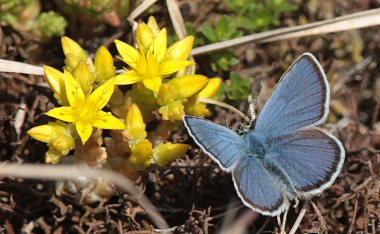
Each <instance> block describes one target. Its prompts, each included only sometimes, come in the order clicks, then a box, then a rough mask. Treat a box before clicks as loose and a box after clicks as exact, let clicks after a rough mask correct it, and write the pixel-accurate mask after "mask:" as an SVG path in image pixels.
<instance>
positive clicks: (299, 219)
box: [289, 201, 309, 234]
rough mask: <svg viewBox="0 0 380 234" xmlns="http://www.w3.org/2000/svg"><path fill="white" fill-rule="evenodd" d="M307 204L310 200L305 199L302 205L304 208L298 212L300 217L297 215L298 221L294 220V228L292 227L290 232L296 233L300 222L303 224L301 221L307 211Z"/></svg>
mask: <svg viewBox="0 0 380 234" xmlns="http://www.w3.org/2000/svg"><path fill="white" fill-rule="evenodd" d="M307 205H309V201H304V203H303V205H302V208H301V211H300V213H299V214H298V217H297V219H296V221H295V222H294V224H293V227H292V229H290V232H289V234H294V233H296V231H297V229H298V227H299V226H300V224H301V221H302V219H303V216H304V215H305V213H306V208H307Z"/></svg>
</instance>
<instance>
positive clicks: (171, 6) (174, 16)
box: [166, 0, 187, 39]
mask: <svg viewBox="0 0 380 234" xmlns="http://www.w3.org/2000/svg"><path fill="white" fill-rule="evenodd" d="M166 5H167V6H168V11H169V15H170V19H171V20H172V24H173V27H174V31H175V32H176V34H177V35H178V37H179V39H183V38H185V37H186V36H187V32H186V27H185V21H184V20H183V17H182V14H181V10H180V9H179V6H178V2H177V1H176V0H166Z"/></svg>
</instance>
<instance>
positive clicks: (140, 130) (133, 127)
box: [123, 104, 147, 145]
mask: <svg viewBox="0 0 380 234" xmlns="http://www.w3.org/2000/svg"><path fill="white" fill-rule="evenodd" d="M125 125H126V129H125V130H124V131H123V135H124V136H126V138H127V139H128V142H129V144H130V145H133V144H135V143H136V142H138V141H141V140H143V139H145V138H146V136H147V132H146V131H145V124H144V121H143V117H142V115H141V112H140V109H139V107H138V106H137V105H136V104H133V105H132V106H131V108H130V109H129V111H128V114H127V118H126V121H125Z"/></svg>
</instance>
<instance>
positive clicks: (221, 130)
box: [183, 116, 249, 171]
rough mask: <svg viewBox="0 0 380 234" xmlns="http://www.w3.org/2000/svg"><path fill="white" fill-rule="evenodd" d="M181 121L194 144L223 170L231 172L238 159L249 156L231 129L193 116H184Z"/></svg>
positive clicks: (245, 146)
mask: <svg viewBox="0 0 380 234" xmlns="http://www.w3.org/2000/svg"><path fill="white" fill-rule="evenodd" d="M183 120H184V123H185V126H186V128H187V130H188V132H189V134H190V135H191V136H192V138H193V139H194V141H195V143H197V144H198V145H199V147H201V148H202V150H203V151H204V152H205V153H207V154H208V155H209V156H210V157H211V158H212V159H213V160H214V161H216V162H217V163H218V164H219V166H220V167H221V168H222V169H223V170H225V171H231V170H232V167H233V165H234V164H235V163H236V161H237V160H238V159H239V158H241V157H242V156H244V155H247V154H249V149H248V147H247V145H246V142H245V141H244V140H243V138H242V137H241V136H240V135H238V134H237V133H235V132H234V131H232V130H231V129H228V128H226V127H223V126H220V125H218V124H215V123H213V122H211V121H208V120H205V119H202V118H198V117H193V116H184V117H183Z"/></svg>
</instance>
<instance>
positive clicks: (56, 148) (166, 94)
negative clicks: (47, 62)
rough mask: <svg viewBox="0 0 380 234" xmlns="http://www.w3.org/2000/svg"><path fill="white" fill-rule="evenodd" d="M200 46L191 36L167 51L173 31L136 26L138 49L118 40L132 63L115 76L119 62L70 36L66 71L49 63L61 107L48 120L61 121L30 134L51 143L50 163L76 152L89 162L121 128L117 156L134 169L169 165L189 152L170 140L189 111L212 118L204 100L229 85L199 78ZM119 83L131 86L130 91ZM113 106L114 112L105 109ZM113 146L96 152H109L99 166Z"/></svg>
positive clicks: (65, 48)
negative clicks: (196, 54) (150, 126)
mask: <svg viewBox="0 0 380 234" xmlns="http://www.w3.org/2000/svg"><path fill="white" fill-rule="evenodd" d="M193 41H194V38H193V37H186V38H184V39H182V40H180V41H178V42H176V43H174V44H173V45H171V46H170V47H168V46H167V35H166V29H165V28H163V29H160V28H159V27H158V25H157V22H156V21H155V19H154V18H153V17H150V18H149V20H148V22H147V23H140V24H138V26H137V29H136V44H137V48H134V47H132V46H130V45H128V44H127V43H125V42H122V41H120V40H115V44H116V48H117V50H118V51H119V54H120V56H121V57H120V59H121V60H122V61H124V62H125V63H126V64H127V65H128V68H126V69H125V72H123V73H121V74H119V75H116V73H115V67H114V64H113V57H112V55H111V54H110V52H109V51H108V50H107V49H106V48H105V47H103V46H102V47H100V48H99V49H98V51H97V53H96V55H95V58H94V61H93V60H92V59H91V58H90V56H89V55H88V54H87V53H86V52H85V51H84V50H83V48H81V46H80V45H79V44H77V43H76V42H75V41H73V40H71V39H70V38H68V37H63V38H62V47H63V52H64V54H65V57H66V59H65V66H64V68H63V72H61V71H59V70H57V69H55V68H52V67H49V66H44V70H45V76H46V79H47V81H48V83H49V85H50V87H51V89H52V90H53V92H54V97H55V98H56V99H57V100H58V101H59V102H60V104H61V105H62V106H61V107H56V108H54V109H52V110H50V111H48V112H47V113H46V115H48V116H51V117H54V118H56V119H58V120H57V121H56V122H49V123H48V124H47V125H42V126H37V127H34V128H32V129H30V130H29V131H28V134H29V135H31V136H32V137H33V138H35V139H37V140H40V141H43V142H45V143H47V144H48V145H49V151H48V152H47V154H46V162H50V163H57V162H59V160H60V158H61V157H62V156H65V155H68V153H69V151H70V150H73V149H75V154H74V155H78V154H79V153H78V152H81V153H80V154H83V155H79V158H81V159H83V158H85V151H86V149H89V148H90V147H93V146H94V145H96V146H97V147H101V145H102V143H103V138H102V136H101V133H102V131H101V130H102V129H111V130H122V131H121V134H120V131H119V135H118V134H112V133H111V134H110V135H111V138H112V142H114V143H115V142H119V143H120V142H121V147H120V149H122V150H121V151H119V152H118V154H120V155H127V158H126V163H125V167H126V168H128V170H134V171H140V170H145V169H146V168H147V167H149V166H150V165H151V164H157V165H160V166H164V165H167V164H168V163H170V162H172V161H175V160H176V159H177V158H179V157H181V156H182V155H184V154H185V153H186V151H187V150H188V147H189V146H188V145H185V144H174V143H171V142H166V143H165V141H166V140H167V139H168V138H169V136H170V132H171V131H173V130H174V128H175V127H178V124H177V122H178V123H180V122H179V121H181V120H182V116H183V115H184V114H190V115H197V116H202V117H204V116H207V115H209V114H210V112H209V110H208V109H207V108H206V105H205V104H204V103H200V102H198V97H207V98H212V97H213V96H214V95H215V94H216V92H217V91H218V90H219V89H220V87H221V83H222V80H221V79H220V78H212V79H208V78H207V77H205V76H202V75H196V74H194V70H195V63H194V62H193V61H191V60H189V57H190V52H191V49H192V46H193ZM115 85H132V87H131V88H130V89H129V90H128V91H127V92H126V93H124V92H122V91H121V89H119V88H118V87H117V86H115ZM107 104H108V107H109V108H110V109H111V111H112V112H113V114H111V113H110V112H106V111H103V108H104V107H106V105H107ZM158 114H161V119H162V120H161V122H160V123H159V124H158V126H157V128H156V130H152V131H150V132H149V133H148V132H147V131H146V124H147V123H148V122H149V121H151V120H154V119H157V118H156V117H157V115H158ZM62 121H64V122H66V123H64V122H62ZM165 121H166V122H167V123H165ZM168 123H170V124H168ZM95 130H96V131H95ZM168 132H169V135H168V134H167V133H168ZM117 137H119V138H122V139H115V138H117ZM91 142H92V144H91ZM95 142H96V143H95ZM107 142H110V141H106V145H105V147H106V149H104V148H102V149H101V150H98V151H93V152H102V153H101V158H102V160H99V159H98V161H96V162H99V161H104V160H103V159H104V154H105V152H107V153H108V154H112V153H110V152H112V150H110V149H109V148H107V147H109V145H107ZM86 143H87V144H86ZM78 144H79V145H78ZM86 145H87V146H86ZM79 146H80V148H78V147H79ZM109 156H110V155H109ZM99 157H100V156H99ZM95 158H96V157H95ZM89 160H90V159H89ZM88 163H89V164H92V165H93V164H94V162H88Z"/></svg>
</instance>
